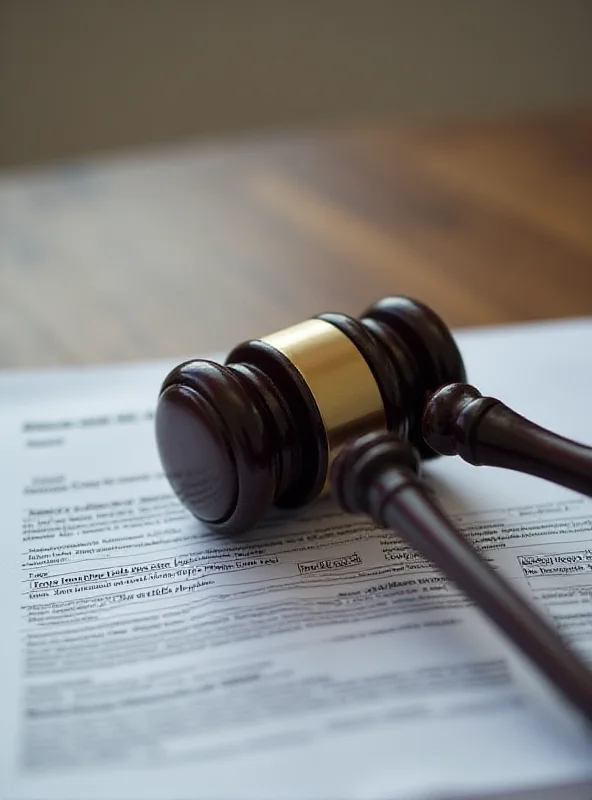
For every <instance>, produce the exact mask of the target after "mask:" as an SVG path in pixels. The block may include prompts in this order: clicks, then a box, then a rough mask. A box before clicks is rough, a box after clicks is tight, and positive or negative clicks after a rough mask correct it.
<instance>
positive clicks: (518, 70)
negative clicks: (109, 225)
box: [0, 0, 592, 166]
mask: <svg viewBox="0 0 592 800" xmlns="http://www.w3.org/2000/svg"><path fill="white" fill-rule="evenodd" d="M591 34H592V2H589V0H414V1H412V2H409V1H408V0H407V1H406V0H98V1H97V2H92V0H0V110H1V112H0V166H13V165H19V164H29V163H35V162H43V161H47V160H55V159H63V158H68V157H72V156H79V155H84V154H93V153H97V152H109V151H113V150H121V149H127V148H134V147H138V146H145V145H152V144H160V143H165V142H171V141H184V140H192V141H195V140H198V141H199V140H210V139H213V138H219V137H224V138H226V137H234V136H236V135H242V134H248V133H253V132H270V131H278V130H284V129H291V130H293V129H300V128H301V129H304V128H306V129H310V128H313V127H319V126H332V125H340V124H343V123H344V122H345V123H347V124H352V123H354V124H355V123H356V122H358V121H362V122H363V121H365V120H368V119H372V120H377V119H386V118H389V119H390V118H393V117H396V118H404V117H408V118H415V119H417V118H425V117H429V118H434V117H438V118H449V117H455V118H458V117H462V118H466V117H471V116H474V115H479V116H481V117H482V116H484V115H494V114H509V113H510V114H511V113H515V112H525V111H546V110H550V109H558V108H565V107H574V106H581V105H583V104H587V102H588V101H589V100H590V99H591V97H592V43H591Z"/></svg>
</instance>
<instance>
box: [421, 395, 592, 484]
mask: <svg viewBox="0 0 592 800" xmlns="http://www.w3.org/2000/svg"><path fill="white" fill-rule="evenodd" d="M423 437H424V439H425V441H426V442H427V444H428V445H429V446H430V447H431V448H432V449H433V450H435V451H436V452H437V453H440V454H441V455H447V456H451V455H459V456H460V457H461V458H462V459H464V460H465V461H467V462H468V463H469V464H473V465H474V466H491V467H502V468H504V469H511V470H515V471H517V472H524V473H527V474H529V475H534V476H535V477H537V478H543V479H544V480H548V481H552V482H553V483H557V484H559V485H560V486H566V487H567V488H568V489H573V490H574V491H576V492H580V493H581V494H585V495H588V496H589V497H592V447H586V446H585V445H583V444H579V443H578V442H574V441H572V440H571V439H566V438H564V437H563V436H559V435H557V434H556V433H553V432H552V431H549V430H546V429H545V428H541V427H540V426H539V425H535V424H534V423H533V422H531V421H530V420H528V419H525V418H524V417H522V416H520V414H517V413H516V412H515V411H512V409H511V408H508V406H506V405H504V404H503V403H501V402H500V401H499V400H496V399H495V398H493V397H483V395H482V394H481V393H480V392H479V391H478V390H477V389H475V387H474V386H469V385H468V384H464V383H453V384H449V385H448V386H444V387H442V388H441V389H439V390H438V391H437V392H435V393H434V394H433V395H432V397H431V398H430V400H429V401H428V403H427V404H426V407H425V410H424V415H423Z"/></svg>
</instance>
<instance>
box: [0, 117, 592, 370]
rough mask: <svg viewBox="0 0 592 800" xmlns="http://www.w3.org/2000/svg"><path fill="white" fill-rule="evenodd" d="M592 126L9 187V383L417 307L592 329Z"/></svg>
mask: <svg viewBox="0 0 592 800" xmlns="http://www.w3.org/2000/svg"><path fill="white" fill-rule="evenodd" d="M591 223H592V112H580V113H574V114H569V115H558V116H549V117H538V118H532V119H514V120H502V121H491V122H482V123H458V124H427V123H426V124H416V125H413V126H411V125H410V126H403V125H399V126H388V125H384V126H376V127H359V128H356V129H353V128H352V129H351V130H347V131H345V130H344V131H327V132H318V133H310V134H301V135H282V136H278V137H276V138H272V139H265V140H259V141H248V142H241V143H235V142H228V143H221V144H217V145H216V146H211V147H202V148H194V147H190V146H186V147H183V148H175V149H172V150H160V151H154V152H147V153H143V154H132V155H129V156H128V155H125V156H122V157H121V158H119V159H116V160H113V159H110V160H104V161H100V160H99V161H94V162H92V163H84V164H77V165H69V166H68V167H63V168H62V167H52V168H48V169H47V170H44V171H42V172H38V171H35V172H31V173H29V174H23V173H20V172H14V173H4V174H3V175H2V176H0V367H11V366H37V365H50V364H66V363H88V362H99V361H121V360H127V359H133V358H152V357H171V358H176V357H178V356H180V355H182V356H191V355H198V354H202V355H203V354H205V353H209V352H212V351H220V350H227V349H229V348H231V347H232V346H233V345H235V344H236V343H237V342H239V341H241V340H243V339H246V338H251V337H255V336H261V335H266V334H268V333H270V332H273V331H274V330H277V329H279V328H282V327H285V326H286V325H289V324H291V323H294V322H297V321H300V320H302V319H305V318H307V317H309V316H312V315H314V314H318V313H321V312H325V311H341V312H345V313H349V314H352V315H356V314H359V313H360V311H361V310H362V309H363V308H365V307H367V306H368V305H369V304H371V303H372V302H374V301H375V300H377V299H378V298H379V297H382V296H384V295H388V294H409V295H412V296H416V297H417V298H418V299H420V300H422V301H423V302H425V303H426V304H428V305H429V306H431V307H433V308H434V310H436V311H437V312H438V313H439V314H440V315H441V316H442V317H443V319H444V320H445V322H446V323H447V324H448V325H450V326H455V327H458V326H467V325H479V324H487V323H500V322H509V321H518V320H525V319H535V318H545V317H560V316H569V315H583V314H589V313H591V312H592V224H591Z"/></svg>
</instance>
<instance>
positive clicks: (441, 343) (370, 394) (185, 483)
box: [156, 297, 466, 534]
mask: <svg viewBox="0 0 592 800" xmlns="http://www.w3.org/2000/svg"><path fill="white" fill-rule="evenodd" d="M465 380H466V376H465V370H464V366H463V362H462V358H461V355H460V353H459V351H458V348H457V346H456V344H455V342H454V339H453V338H452V336H451V334H450V331H449V330H448V328H447V327H446V326H445V325H444V323H443V322H442V320H441V319H440V318H439V317H438V316H437V315H436V314H435V313H434V312H433V311H431V310H430V309H429V308H427V307H426V306H424V305H422V304H421V303H418V302H416V301H414V300H411V299H408V298H405V297H387V298H384V299H383V300H380V301H379V302H378V303H376V304H375V305H373V306H372V307H371V308H369V309H368V310H367V311H366V312H365V313H364V314H363V315H362V316H361V318H360V319H355V318H353V317H349V316H347V315H345V314H337V313H330V314H321V315H319V316H318V317H314V318H312V319H309V320H306V321H305V322H302V323H299V324H297V325H294V326H292V327H290V328H286V329H285V330H282V331H279V332H278V333H274V334H272V335H271V336H267V337H265V338H263V339H256V340H252V341H248V342H245V343H243V344H240V345H238V346H237V347H235V348H234V350H232V352H231V353H230V354H229V356H228V357H227V359H226V362H225V364H224V365H222V364H217V363H214V362H212V361H206V360H195V361H187V362H185V363H183V364H180V365H179V366H178V367H176V368H175V369H174V370H172V372H170V373H169V375H168V376H167V377H166V379H165V381H164V383H163V386H162V388H161V392H160V396H159V399H158V404H157V409H156V440H157V446H158V451H159V454H160V458H161V461H162V465H163V468H164V471H165V474H166V475H167V477H168V479H169V481H170V483H171V486H172V487H173V489H174V491H175V492H176V494H177V495H178V497H179V498H180V500H181V501H182V503H183V504H184V505H185V506H186V507H187V508H188V509H189V510H190V511H191V512H192V513H193V514H194V516H195V517H197V518H198V519H200V520H201V521H202V522H204V523H205V524H206V525H207V526H208V527H210V528H215V529H218V530H222V531H225V532H228V533H235V534H236V533H241V532H243V531H246V530H248V529H249V528H251V527H252V526H253V525H255V524H256V523H257V522H258V521H259V520H260V519H261V518H262V517H263V516H264V514H265V513H266V511H267V510H268V509H269V507H270V506H271V505H272V504H274V505H276V506H279V507H282V508H295V507H297V506H301V505H304V504H305V503H308V502H310V501H311V500H313V499H315V498H316V497H318V496H319V495H321V494H322V493H323V492H324V491H325V490H326V489H327V487H328V475H329V470H330V467H331V464H332V461H333V459H334V458H335V456H336V455H337V453H338V452H339V451H340V449H341V448H342V446H343V445H344V444H345V443H346V442H348V441H349V440H351V439H354V438H356V437H358V436H361V435H363V434H366V433H369V432H371V431H375V430H385V431H391V432H393V433H396V434H397V435H399V436H403V437H408V438H409V439H410V441H411V443H412V444H413V445H414V446H415V447H416V448H417V449H418V450H419V452H420V453H421V455H422V456H423V457H430V456H432V455H434V451H432V450H430V448H429V447H428V446H427V445H426V444H425V442H424V441H423V438H422V436H421V416H422V410H423V406H424V403H425V401H426V399H427V397H428V395H429V394H431V392H433V391H435V390H436V389H437V388H439V387H440V386H442V385H444V384H446V383H452V382H464V381H465Z"/></svg>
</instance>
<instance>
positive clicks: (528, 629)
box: [156, 297, 592, 722]
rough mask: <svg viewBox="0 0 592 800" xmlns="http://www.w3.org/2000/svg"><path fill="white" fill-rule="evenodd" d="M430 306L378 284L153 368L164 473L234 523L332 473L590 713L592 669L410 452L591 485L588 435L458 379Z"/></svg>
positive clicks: (453, 349)
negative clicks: (525, 412) (563, 431)
mask: <svg viewBox="0 0 592 800" xmlns="http://www.w3.org/2000/svg"><path fill="white" fill-rule="evenodd" d="M465 381H466V375H465V368H464V364H463V360H462V357H461V354H460V352H459V350H458V347H457V346H456V343H455V341H454V339H453V337H452V335H451V333H450V331H449V330H448V328H447V327H446V325H445V324H444V323H443V321H442V320H441V319H440V318H439V317H438V316H437V315H436V314H435V313H434V312H433V311H432V310H431V309H429V308H427V307H426V306H424V305H422V304H421V303H418V302H416V301H414V300H411V299H409V298H405V297H387V298H384V299H383V300H380V301H379V302H378V303H376V304H375V305H373V306H372V307H371V308H369V309H368V310H367V311H366V312H365V313H364V314H362V316H361V317H360V319H355V318H353V317H349V316H347V315H345V314H338V313H329V314H321V315H319V316H317V317H314V318H312V319H309V320H306V321H305V322H302V323H299V324H297V325H294V326H292V327H290V328H286V329H285V330H282V331H279V332H278V333H274V334H272V335H271V336H267V337H265V338H263V339H257V340H252V341H248V342H245V343H243V344H240V345H238V346H237V347H236V348H234V349H233V350H232V352H231V353H230V354H229V355H228V357H227V359H226V361H225V364H224V365H222V364H218V363H216V362H213V361H207V360H194V361H188V362H185V363H183V364H180V365H179V366H178V367H176V368H175V369H174V370H173V371H172V372H170V373H169V375H168V376H167V377H166V379H165V381H164V383H163V386H162V389H161V392H160V396H159V399H158V405H157V411H156V439H157V445H158V450H159V454H160V458H161V461H162V464H163V468H164V470H165V473H166V475H167V477H168V479H169V481H170V483H171V486H172V487H173V490H174V491H175V493H176V494H177V496H178V497H179V498H180V500H181V502H182V503H183V504H184V505H185V506H186V507H187V508H188V509H189V510H190V511H191V512H192V513H193V514H194V516H195V517H197V518H198V519H199V520H201V521H202V522H204V523H205V524H206V525H207V526H209V527H210V528H214V529H217V530H220V531H224V532H227V533H228V534H240V533H241V532H244V531H246V530H248V529H249V528H251V527H253V526H254V525H256V524H257V522H258V521H259V520H261V518H262V517H263V516H264V515H265V513H266V512H267V511H268V509H269V508H270V506H271V505H276V506H279V507H282V508H295V507H298V506H302V505H304V504H306V503H309V502H311V501H312V500H314V499H315V498H317V497H319V496H320V495H322V494H323V493H325V492H327V491H328V490H329V489H330V488H332V489H333V493H334V495H335V496H336V498H337V500H338V502H339V503H340V505H341V507H342V508H343V509H344V510H346V511H348V512H353V513H366V514H368V515H370V516H371V517H372V518H373V519H374V520H375V522H376V523H377V524H379V525H382V526H385V527H388V528H392V529H394V530H395V532H396V533H398V534H399V535H402V536H403V537H404V538H406V539H407V541H408V542H409V543H410V544H411V546H413V547H415V548H416V549H417V550H419V551H421V552H422V553H423V555H425V556H426V557H427V558H428V559H430V560H431V561H432V562H433V563H434V564H435V565H436V566H437V567H438V568H439V569H440V570H442V572H443V573H445V574H446V575H447V577H449V578H450V579H451V580H452V581H454V582H455V583H456V584H457V585H458V586H459V588H460V589H461V590H463V591H464V592H465V593H466V594H467V595H468V596H469V597H470V598H471V599H472V600H473V601H474V602H475V603H476V604H477V605H479V606H480V607H481V609H482V610H483V611H485V613H487V614H488V615H489V617H490V618H491V619H492V620H493V621H494V622H495V623H496V624H497V625H498V626H499V627H500V628H501V629H502V630H503V631H504V632H505V633H506V635H508V636H509V637H510V638H511V639H512V640H513V641H514V642H515V644H516V645H517V646H518V647H520V648H521V649H522V651H523V652H524V653H525V654H526V655H527V656H528V657H529V658H531V659H532V660H533V661H534V663H535V664H536V665H537V666H538V667H539V668H540V669H541V670H542V671H543V672H544V673H545V674H546V675H547V677H548V678H550V679H551V680H552V681H553V682H554V684H555V686H556V687H557V688H558V689H559V690H560V691H562V692H563V694H564V695H565V697H566V698H567V699H569V700H570V701H571V702H572V703H573V704H574V705H575V706H576V707H577V708H578V709H579V711H580V712H581V713H583V714H584V715H585V716H586V717H587V719H588V720H589V721H591V722H592V672H591V671H590V670H589V668H588V667H587V665H586V664H585V663H584V662H583V661H582V660H581V658H580V657H579V656H578V655H577V654H575V653H574V652H572V651H571V650H570V648H569V647H568V645H567V644H566V643H565V642H563V640H562V639H561V638H560V637H559V635H558V634H557V633H556V631H555V630H554V629H553V628H552V626H551V625H550V624H549V623H548V622H547V621H546V620H545V619H544V618H543V617H542V616H541V615H540V614H539V613H538V611H537V610H536V609H534V608H533V607H531V606H530V605H529V604H527V602H526V601H525V600H524V599H523V598H522V597H521V595H519V594H518V593H517V592H516V591H515V590H514V589H513V588H512V587H511V586H510V585H509V584H508V583H507V582H506V581H505V580H504V579H503V578H502V577H501V576H500V575H499V574H498V573H497V572H496V571H494V570H493V569H492V568H491V567H490V566H489V564H488V563H487V562H486V561H485V560H484V559H482V558H481V557H480V556H479V554H478V553H477V552H476V551H475V549H474V548H473V547H472V545H471V544H470V543H469V542H468V541H467V540H466V539H465V538H464V537H463V536H462V534H461V533H460V532H459V531H458V530H457V529H456V528H455V527H454V525H453V524H452V522H451V521H450V520H449V519H448V518H447V517H446V516H445V515H444V513H443V512H442V511H441V510H440V509H439V507H438V506H437V505H436V504H435V502H434V501H433V500H432V499H431V498H430V496H429V495H428V494H427V493H426V492H425V490H424V488H423V487H422V485H421V483H420V481H419V479H418V472H419V464H420V458H431V457H434V456H436V455H438V454H441V455H454V454H458V455H460V457H461V458H463V459H464V460H465V461H468V462H469V463H470V464H474V465H491V466H496V467H502V468H506V469H512V470H517V471H521V472H525V473H529V474H531V475H534V476H538V477H540V478H543V479H546V480H550V481H553V482H556V483H558V484H561V485H563V486H566V487H568V488H570V489H573V490H575V491H578V492H581V493H584V494H587V495H589V496H592V448H589V447H586V446H584V445H582V444H578V443H577V442H573V441H571V440H568V439H565V438H563V437H561V436H558V435H557V434H554V433H552V432H551V431H548V430H544V429H543V428H541V427H539V426H537V425H535V424H533V423H532V422H530V421H528V420H526V419H525V418H524V417H521V416H519V415H518V414H516V413H515V412H513V411H512V410H511V409H509V408H508V407H507V406H505V405H503V404H502V403H501V402H500V401H498V400H496V399H493V398H488V397H482V396H481V394H480V393H479V391H478V390H477V389H475V388H474V387H472V386H468V385H467V384H466V383H465Z"/></svg>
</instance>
